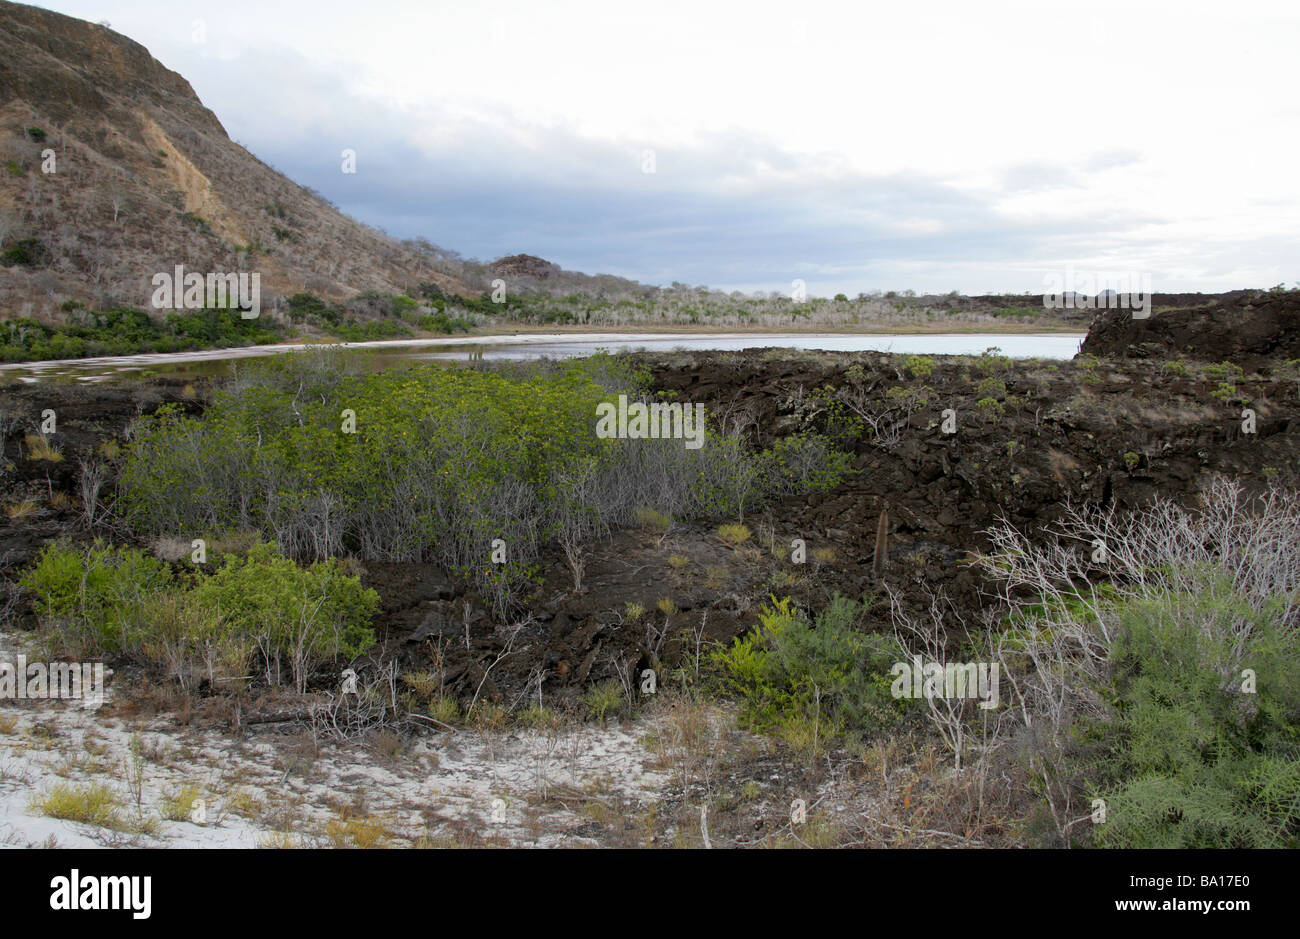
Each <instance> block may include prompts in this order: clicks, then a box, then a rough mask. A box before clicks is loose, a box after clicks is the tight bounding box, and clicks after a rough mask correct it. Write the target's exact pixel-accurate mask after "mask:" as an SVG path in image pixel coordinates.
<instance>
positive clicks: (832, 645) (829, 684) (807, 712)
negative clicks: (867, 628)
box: [712, 594, 910, 738]
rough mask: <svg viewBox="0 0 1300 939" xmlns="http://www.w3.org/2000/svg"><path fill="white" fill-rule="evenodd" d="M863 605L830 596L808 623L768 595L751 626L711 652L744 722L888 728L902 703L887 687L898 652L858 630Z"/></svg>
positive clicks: (843, 729)
mask: <svg viewBox="0 0 1300 939" xmlns="http://www.w3.org/2000/svg"><path fill="white" fill-rule="evenodd" d="M862 609H863V605H861V604H858V603H855V602H854V601H852V600H849V599H846V598H845V597H842V596H840V595H838V594H836V596H835V597H834V599H833V600H832V601H831V603H830V605H829V606H828V607H827V608H826V609H825V610H823V611H822V612H821V614H820V615H819V616H818V617H817V618H816V621H815V622H814V621H810V620H809V619H808V617H807V616H806V615H805V614H803V613H802V612H800V611H798V610H795V609H792V608H791V605H790V599H789V598H788V597H787V598H785V599H782V600H777V599H776V598H775V597H774V598H772V603H771V604H770V605H765V606H764V607H763V608H762V610H761V611H760V613H759V625H758V626H755V627H754V628H753V630H751V631H750V632H749V633H747V634H746V635H744V636H741V637H739V638H737V639H736V640H735V642H733V644H732V646H731V647H730V648H729V649H725V650H722V651H719V652H715V653H714V654H713V656H712V661H713V663H714V664H715V665H716V666H718V667H719V668H720V670H721V673H722V676H723V680H724V683H725V685H726V687H727V688H728V689H730V690H731V691H733V692H735V693H736V694H738V695H739V696H740V699H741V702H742V705H743V711H742V716H743V718H744V720H745V722H746V724H747V725H748V726H750V727H752V728H753V729H756V730H772V729H776V728H781V727H788V726H790V725H791V724H796V723H806V722H809V721H817V722H819V723H820V725H821V728H822V730H821V734H822V736H823V737H824V738H830V737H833V736H836V735H838V734H852V735H856V736H860V737H867V736H871V735H873V734H878V733H880V732H882V731H884V730H886V729H888V728H891V727H894V726H896V725H897V724H898V723H899V722H900V721H901V720H902V718H903V714H904V708H906V707H907V705H908V704H909V703H910V702H909V701H907V700H896V699H895V698H894V697H893V695H892V694H891V692H890V672H889V670H890V667H891V666H892V665H894V663H896V662H899V661H902V660H903V659H904V658H905V657H906V654H905V652H904V650H903V648H902V646H901V645H899V643H898V642H897V640H895V639H894V638H893V637H892V636H882V635H873V634H869V633H864V632H860V631H859V630H858V629H856V628H855V626H854V624H855V621H856V620H857V619H858V617H859V616H860V614H861V612H862Z"/></svg>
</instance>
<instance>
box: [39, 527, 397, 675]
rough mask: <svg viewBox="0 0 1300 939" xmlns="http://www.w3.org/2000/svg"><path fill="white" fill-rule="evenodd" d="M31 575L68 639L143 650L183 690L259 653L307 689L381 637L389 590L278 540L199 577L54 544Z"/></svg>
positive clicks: (142, 557)
mask: <svg viewBox="0 0 1300 939" xmlns="http://www.w3.org/2000/svg"><path fill="white" fill-rule="evenodd" d="M21 582H22V585H23V586H24V587H25V588H27V589H28V590H29V591H31V592H32V594H33V595H34V598H35V599H34V601H33V607H34V609H35V610H36V612H37V613H38V614H39V615H40V616H41V617H42V620H43V623H44V625H45V626H46V628H47V629H49V630H51V632H52V634H53V635H54V637H56V638H57V639H58V640H60V641H61V642H62V643H63V644H64V646H71V647H72V651H74V652H76V653H79V654H80V653H90V654H103V653H117V654H124V655H134V656H139V657H141V658H143V659H144V660H146V661H149V662H153V663H156V664H158V665H161V666H163V667H165V668H166V670H167V671H168V672H169V673H170V674H171V675H172V676H173V677H175V678H176V679H178V680H179V681H180V682H181V684H182V686H186V685H187V684H188V683H189V682H190V681H191V680H192V678H193V676H194V675H195V674H198V673H200V672H206V674H207V676H208V678H209V680H210V681H212V680H215V679H216V678H217V677H218V673H220V675H222V676H226V675H229V676H234V675H239V674H241V673H242V670H243V667H244V665H245V663H246V662H247V659H248V657H249V655H250V654H251V653H252V652H253V650H254V649H256V650H257V651H258V652H259V653H260V655H261V657H262V661H263V664H264V666H265V673H266V677H267V681H268V682H269V683H270V684H279V683H280V680H281V672H282V664H283V663H287V664H288V666H289V669H290V671H291V674H292V676H293V680H294V684H295V686H296V687H297V688H298V690H299V691H302V690H304V689H305V687H306V683H307V680H308V678H309V677H310V675H311V673H312V671H313V670H314V669H315V668H316V667H318V666H319V665H320V664H321V663H323V662H324V661H325V660H327V659H331V658H334V657H336V656H339V655H343V656H347V657H355V656H357V655H360V654H361V653H363V652H365V651H366V650H367V649H368V648H369V647H370V646H371V645H373V644H374V641H375V636H374V633H373V631H372V630H371V629H370V625H369V624H370V620H371V618H372V617H373V616H374V614H375V612H376V611H377V610H378V609H379V596H378V594H376V593H375V592H374V591H373V590H369V589H364V588H362V586H361V582H360V580H359V578H357V577H355V576H350V575H347V574H345V573H344V572H343V571H342V569H341V568H340V566H339V564H338V562H337V561H332V560H331V561H324V562H318V563H316V564H312V565H311V566H309V567H299V566H298V565H297V564H295V563H294V562H293V561H291V560H289V559H287V558H285V557H284V556H283V555H281V554H279V553H278V552H277V551H276V550H275V549H274V548H273V547H272V546H270V545H258V546H255V547H254V548H253V549H252V550H251V551H250V552H249V554H248V557H247V558H240V557H236V556H233V555H232V556H227V557H226V559H225V564H224V566H223V567H222V568H221V569H220V570H218V571H217V572H216V573H215V574H212V575H210V576H206V577H205V576H202V575H201V574H197V573H196V574H195V575H194V576H193V578H190V577H177V576H176V575H174V574H173V573H172V571H171V569H170V568H169V567H168V566H167V565H165V564H163V563H162V562H161V561H158V560H155V559H154V558H153V557H151V556H149V555H146V554H144V552H142V551H139V550H137V549H132V548H120V547H110V546H105V545H102V544H96V545H95V546H92V547H90V548H87V549H84V550H83V549H80V548H76V547H72V546H67V545H61V544H51V545H49V546H47V547H46V549H45V550H44V551H43V552H42V553H41V555H40V557H39V558H38V559H37V561H36V563H35V564H34V565H33V566H32V568H31V569H29V570H28V571H27V572H26V573H25V574H24V575H23V577H22V581H21Z"/></svg>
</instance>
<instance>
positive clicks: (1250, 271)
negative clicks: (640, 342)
mask: <svg viewBox="0 0 1300 939" xmlns="http://www.w3.org/2000/svg"><path fill="white" fill-rule="evenodd" d="M39 5H41V6H45V7H47V8H48V9H52V10H57V11H59V12H62V13H67V14H70V15H73V16H79V17H81V18H83V19H87V20H92V21H101V20H107V21H108V22H109V23H111V25H112V28H113V29H115V30H117V31H119V32H121V33H123V34H125V35H127V36H130V37H131V38H133V39H135V40H137V41H138V42H141V43H143V44H144V45H145V46H147V47H148V48H149V50H150V51H151V52H152V53H153V54H154V56H155V57H156V58H158V59H159V60H160V61H162V62H163V64H164V65H166V66H168V67H169V68H172V69H174V70H176V71H178V72H180V73H181V74H182V75H184V76H185V77H186V78H187V79H189V81H190V83H191V84H192V85H193V86H194V89H195V91H196V92H197V93H198V95H199V97H200V98H202V100H203V102H204V103H205V104H206V105H207V106H208V107H210V108H211V109H212V110H213V111H214V112H215V113H216V115H217V117H218V118H219V119H220V120H221V122H222V123H223V124H224V125H225V127H226V130H227V131H228V132H229V133H230V135H231V137H233V138H234V139H236V140H238V141H239V142H241V143H242V144H243V145H244V146H246V147H247V148H248V149H249V150H251V151H252V152H253V153H255V154H257V155H258V156H259V157H261V158H262V159H263V160H265V161H267V162H268V163H271V164H272V165H273V166H275V167H276V168H277V169H279V170H280V171H282V172H284V173H285V174H287V175H288V176H290V177H291V178H293V179H294V180H296V181H298V182H301V183H304V184H306V185H309V186H312V187H314V188H316V189H318V190H320V191H321V192H322V193H324V194H325V195H326V196H328V197H329V198H330V199H331V200H333V201H334V202H335V203H337V204H338V205H339V206H340V207H341V208H342V209H343V210H344V211H346V212H348V213H349V214H351V215H353V216H355V217H357V218H359V219H361V220H363V221H366V222H369V223H370V224H373V225H377V226H379V227H381V228H383V229H385V230H387V231H388V232H390V233H391V234H393V235H397V236H400V237H413V236H417V235H422V236H424V237H427V238H428V239H429V240H431V241H433V242H435V243H437V244H439V245H442V246H444V247H448V248H454V249H455V250H457V251H460V252H461V253H462V254H464V255H466V256H468V257H480V258H485V259H488V258H495V257H498V256H500V255H503V254H514V253H518V252H526V253H529V254H537V255H540V256H542V257H544V258H547V259H548V260H551V261H554V262H556V263H558V264H560V265H561V266H563V267H565V268H568V269H571V270H581V271H586V272H588V273H611V274H619V275H622V276H626V277H632V278H635V279H637V280H640V281H642V282H645V283H656V284H666V283H669V282H671V281H674V280H677V281H684V282H687V283H691V284H708V285H710V286H713V287H719V288H723V289H727V290H731V289H740V290H755V289H758V290H780V291H783V292H784V291H788V290H789V288H790V282H791V281H792V280H793V279H795V278H802V279H804V280H805V281H806V282H807V284H808V290H809V292H810V293H814V294H821V295H826V294H831V293H835V292H838V291H844V292H847V293H850V294H852V293H856V292H858V291H869V290H872V289H877V288H878V289H883V290H891V289H897V290H902V289H908V288H911V289H915V290H917V291H919V292H946V291H948V290H961V291H962V292H965V293H977V292H986V291H1013V292H1021V291H1029V292H1034V293H1041V292H1042V285H1043V282H1044V281H1043V279H1044V276H1045V275H1048V274H1050V273H1052V272H1058V273H1064V271H1065V270H1066V268H1067V266H1072V267H1073V268H1074V269H1075V270H1076V271H1078V272H1081V273H1086V272H1094V273H1098V274H1106V275H1115V276H1118V275H1128V274H1148V275H1150V277H1151V279H1152V285H1153V287H1154V289H1155V290H1157V291H1182V290H1204V291H1217V290H1226V289H1234V288H1237V287H1246V286H1251V287H1259V286H1272V285H1273V284H1276V283H1279V282H1283V281H1285V282H1286V283H1287V284H1288V285H1290V284H1293V283H1294V282H1296V281H1300V264H1297V259H1298V258H1300V173H1297V165H1298V162H1300V161H1298V160H1297V153H1300V96H1297V88H1298V86H1300V83H1298V82H1297V67H1296V64H1295V50H1296V49H1297V48H1298V47H1300V4H1297V3H1295V2H1294V0H1289V2H1277V3H1263V2H1249V0H1233V2H1231V3H1219V4H1215V5H1213V6H1210V5H1208V4H1204V5H1203V4H1201V3H1197V2H1195V0H1193V2H1189V3H1180V4H1158V3H1151V4H1142V3H1138V2H1134V0H1124V2H1117V3H1109V2H1096V0H1092V2H1087V3H1052V2H1043V0H1027V2H998V3H978V2H973V0H958V2H952V3H949V2H930V3H920V2H896V0H891V2H889V3H883V4H877V3H873V2H860V0H854V2H849V0H833V2H821V0H798V2H788V3H764V2H762V0H744V2H737V3H731V2H725V3H724V2H710V0H686V2H677V0H655V2H648V0H641V2H622V0H591V2H587V0H572V2H568V0H560V2H556V0H548V2H544V3H543V2H537V0H531V2H529V0H522V2H513V0H512V2H505V0H503V2H491V0H470V2H448V0H425V2H416V0H412V2H397V0H349V2H337V0H305V2H277V0H222V2H220V3H203V2H188V0H122V2H115V0H92V2H82V0H48V2H44V3H41V4H39ZM344 148H351V149H353V150H355V151H356V154H357V165H356V169H357V172H356V173H355V174H345V173H343V172H342V170H341V158H340V153H341V151H342V150H343V149H344ZM646 170H653V172H647V171H646Z"/></svg>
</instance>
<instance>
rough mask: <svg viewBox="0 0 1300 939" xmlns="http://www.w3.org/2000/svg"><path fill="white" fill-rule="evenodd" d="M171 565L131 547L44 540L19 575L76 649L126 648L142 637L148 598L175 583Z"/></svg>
mask: <svg viewBox="0 0 1300 939" xmlns="http://www.w3.org/2000/svg"><path fill="white" fill-rule="evenodd" d="M172 582H173V577H172V572H171V569H170V568H168V567H167V565H165V564H163V563H162V562H161V561H158V560H156V559H154V558H153V557H151V556H149V555H147V554H145V553H144V552H143V551H140V550H137V549H133V548H118V547H112V546H109V545H105V544H103V543H101V542H96V543H95V544H94V545H93V546H91V547H88V548H84V549H83V548H79V547H76V546H72V545H67V544H63V543H51V544H48V545H46V546H45V550H43V551H42V552H41V554H40V556H39V557H38V558H37V559H36V563H35V564H34V565H33V566H32V567H31V568H30V569H29V570H28V571H27V572H26V573H25V574H23V576H22V578H21V583H22V585H23V587H25V588H26V589H27V590H28V591H30V592H31V593H32V594H33V596H34V600H33V603H32V608H33V609H34V610H35V611H36V613H37V614H38V615H41V616H43V617H45V618H46V619H47V621H49V622H51V623H53V624H55V626H56V632H57V635H58V636H59V638H61V639H62V640H64V642H65V644H67V645H70V646H71V649H70V651H73V652H82V651H89V652H92V653H93V652H100V651H108V652H118V653H120V652H126V651H129V650H130V649H131V648H133V647H134V646H135V645H136V644H137V643H138V642H139V640H140V636H141V627H142V624H143V623H144V620H145V609H146V607H147V605H148V603H149V602H150V600H151V599H152V598H153V597H155V596H157V595H158V594H160V593H161V592H163V591H165V590H168V589H171V587H172V586H173V583H172Z"/></svg>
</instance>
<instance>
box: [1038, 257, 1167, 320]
mask: <svg viewBox="0 0 1300 939" xmlns="http://www.w3.org/2000/svg"><path fill="white" fill-rule="evenodd" d="M1043 287H1044V288H1045V290H1044V293H1043V306H1044V307H1045V308H1047V309H1049V310H1061V309H1066V310H1122V309H1126V310H1132V311H1133V318H1134V319H1135V320H1144V319H1146V318H1148V317H1149V316H1150V315H1151V275H1150V274H1142V275H1141V276H1139V275H1137V274H1110V273H1097V272H1095V271H1076V270H1075V269H1074V267H1073V266H1072V265H1066V268H1065V276H1064V277H1062V276H1061V275H1060V274H1059V273H1057V272H1056V271H1053V272H1052V273H1050V274H1048V275H1047V276H1045V277H1044V278H1043Z"/></svg>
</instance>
